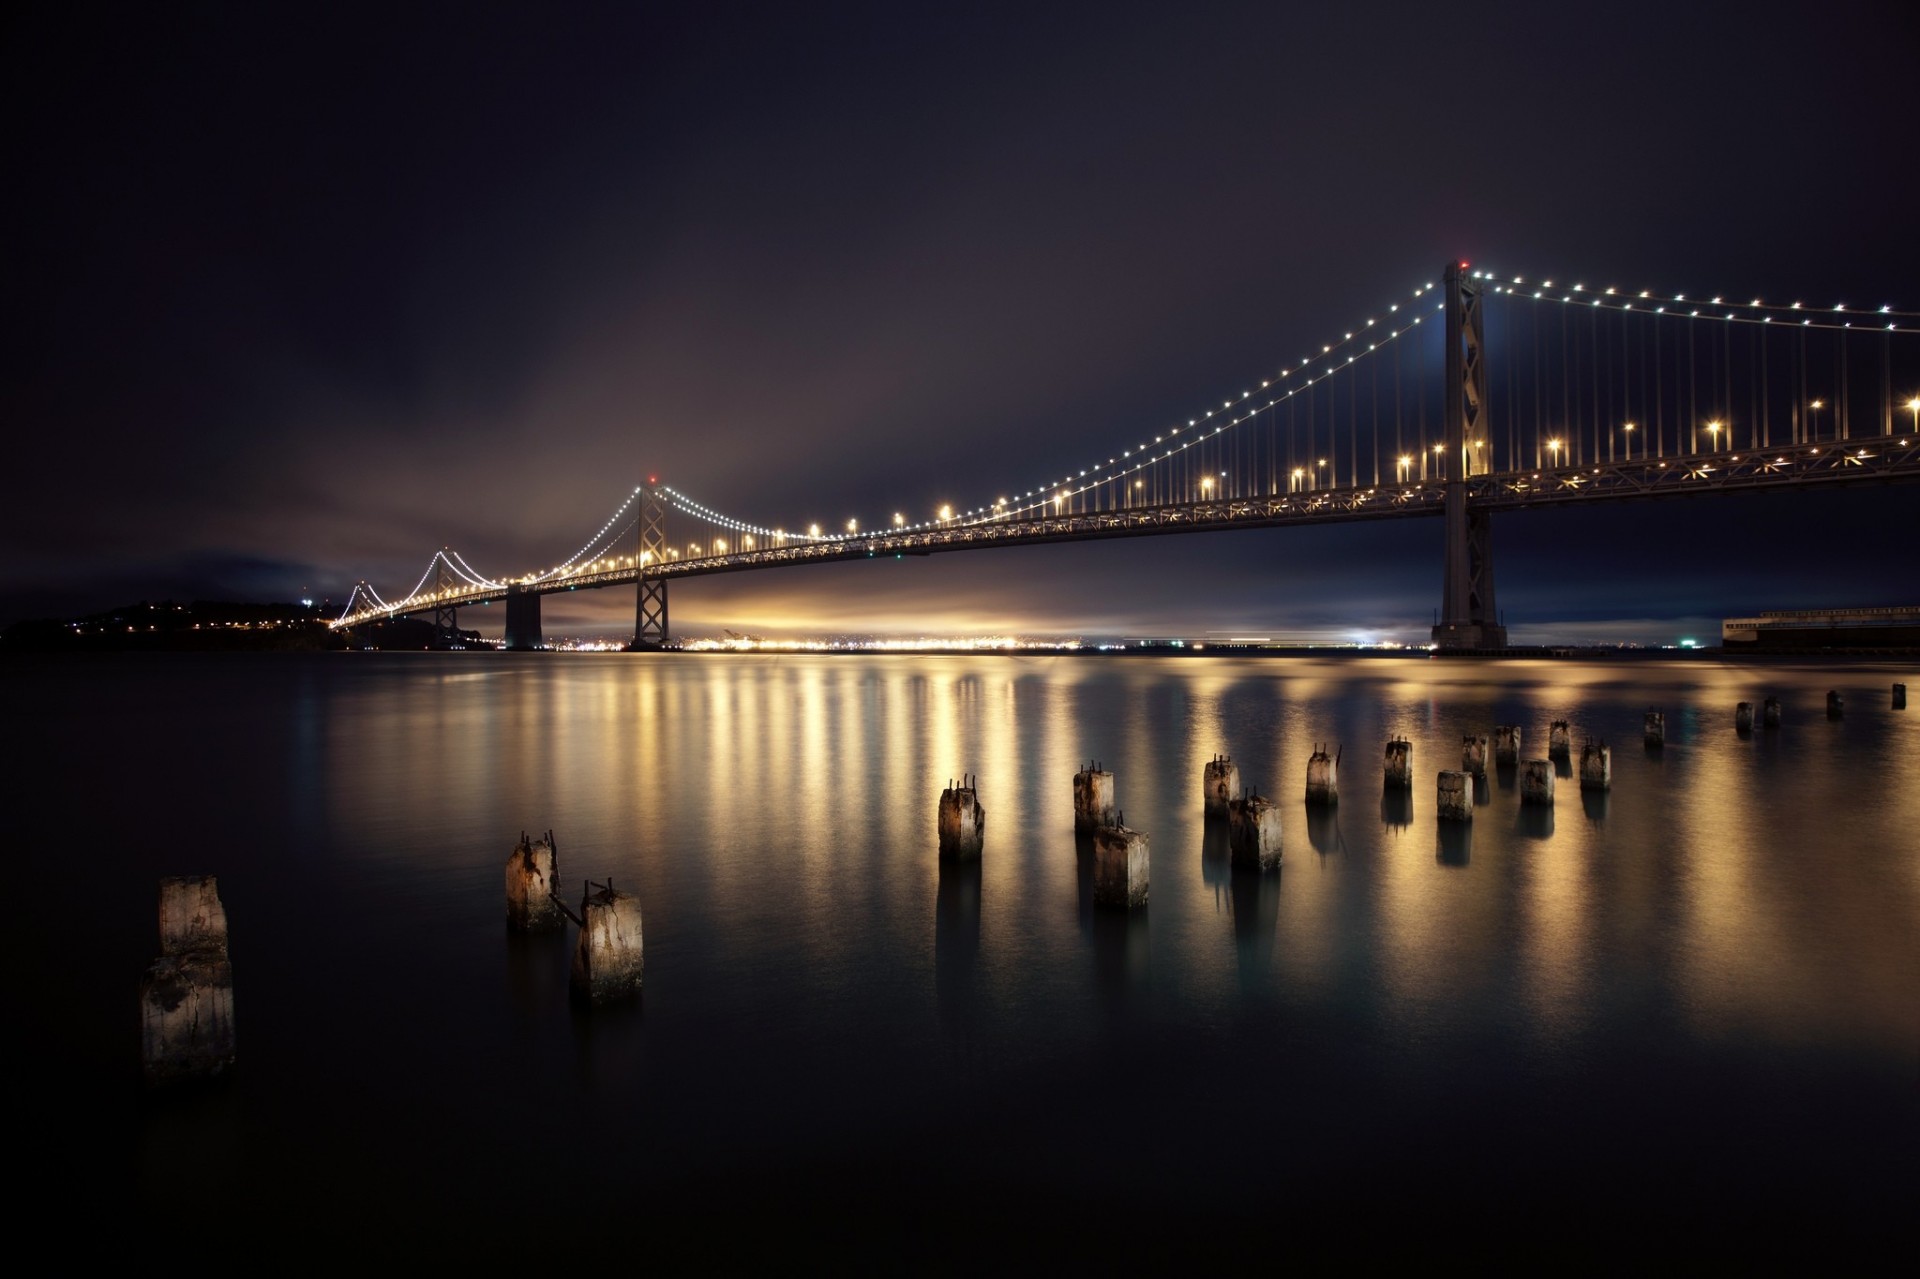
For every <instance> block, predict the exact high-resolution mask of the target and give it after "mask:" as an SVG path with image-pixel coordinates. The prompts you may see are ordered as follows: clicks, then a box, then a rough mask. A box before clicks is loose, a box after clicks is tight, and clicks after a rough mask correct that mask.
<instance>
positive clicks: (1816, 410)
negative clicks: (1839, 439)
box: [1807, 400, 1827, 440]
mask: <svg viewBox="0 0 1920 1279" xmlns="http://www.w3.org/2000/svg"><path fill="white" fill-rule="evenodd" d="M1826 407H1827V402H1826V401H1825V400H1810V401H1808V402H1807V414H1808V417H1809V419H1810V424H1811V427H1812V431H1811V433H1810V434H1809V435H1808V436H1807V438H1808V439H1810V440H1817V439H1819V438H1820V410H1821V409H1824V408H1826Z"/></svg>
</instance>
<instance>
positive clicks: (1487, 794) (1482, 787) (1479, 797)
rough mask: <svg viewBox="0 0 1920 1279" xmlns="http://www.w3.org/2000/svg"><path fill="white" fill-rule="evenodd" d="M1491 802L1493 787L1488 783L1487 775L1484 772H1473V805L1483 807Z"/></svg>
mask: <svg viewBox="0 0 1920 1279" xmlns="http://www.w3.org/2000/svg"><path fill="white" fill-rule="evenodd" d="M1492 802H1493V787H1492V786H1490V785H1488V783H1487V775H1486V774H1485V773H1475V774H1474V775H1473V805H1474V807H1475V808H1485V807H1486V806H1487V805H1488V804H1491V803H1492Z"/></svg>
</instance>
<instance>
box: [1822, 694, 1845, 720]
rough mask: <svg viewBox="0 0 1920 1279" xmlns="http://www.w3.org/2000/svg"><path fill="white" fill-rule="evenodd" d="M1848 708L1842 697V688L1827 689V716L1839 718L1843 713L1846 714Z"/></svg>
mask: <svg viewBox="0 0 1920 1279" xmlns="http://www.w3.org/2000/svg"><path fill="white" fill-rule="evenodd" d="M1846 710H1847V704H1846V702H1845V701H1844V700H1843V699H1842V698H1841V696H1840V690H1839V689H1835V688H1830V689H1828V690H1827V718H1828V719H1839V718H1840V717H1841V716H1842V715H1844V714H1846Z"/></svg>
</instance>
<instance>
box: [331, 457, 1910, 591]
mask: <svg viewBox="0 0 1920 1279" xmlns="http://www.w3.org/2000/svg"><path fill="white" fill-rule="evenodd" d="M1913 480H1920V438H1915V437H1913V436H1908V437H1906V438H1895V437H1888V436H1872V437H1868V438H1865V439H1852V440H1841V441H1834V442H1824V443H1819V444H1801V445H1793V446H1790V447H1787V448H1775V449H1768V450H1762V451H1759V452H1755V451H1753V450H1751V449H1743V450H1741V451H1740V452H1738V453H1734V452H1731V451H1729V452H1726V453H1711V454H1691V455H1688V456H1686V457H1683V458H1666V459H1659V458H1651V459H1649V458H1634V459H1631V460H1627V461H1618V462H1603V463H1589V464H1583V465H1580V466H1563V467H1559V468H1549V467H1543V468H1541V469H1539V470H1530V471H1507V472H1499V473H1488V474H1485V475H1477V476H1474V477H1473V478H1471V479H1469V480H1467V481H1466V482H1465V483H1466V490H1467V502H1468V505H1469V506H1470V507H1472V508H1475V509H1478V510H1483V511H1513V510H1526V509H1532V508H1536V507H1544V506H1566V505H1574V504H1578V503H1585V502H1598V501H1626V500H1633V499H1654V498H1678V497H1692V496H1698V495H1701V494H1705V493H1716V492H1717V493H1735V492H1758V491H1771V490H1801V489H1811V488H1821V487H1826V486H1831V485H1842V484H1869V483H1882V484H1885V483H1895V482H1902V481H1913ZM1446 489H1447V486H1446V484H1445V482H1443V481H1436V480H1429V481H1427V482H1425V483H1421V484H1400V485H1384V484H1383V485H1375V486H1370V487H1367V488H1333V489H1318V490H1311V491H1304V492H1297V493H1286V494H1276V495H1272V496H1264V497H1235V498H1225V497H1222V498H1212V499H1207V500H1202V501H1197V502H1183V503H1170V504H1166V505H1160V506H1142V507H1126V508H1121V509H1118V510H1097V511H1062V512H1060V513H1058V514H1053V515H1024V516H1021V515H1007V516H999V517H995V518H993V519H988V520H983V521H978V522H971V523H961V522H957V521H956V522H954V523H951V524H947V525H943V526H939V527H935V528H922V529H912V530H900V531H891V530H887V531H876V532H874V533H872V534H860V535H855V536H849V537H836V538H821V539H819V540H817V541H816V540H806V539H802V540H799V541H790V542H789V543H788V544H787V545H784V546H770V547H756V548H754V549H752V550H739V551H730V552H728V553H726V554H723V555H702V556H697V557H690V558H687V559H670V560H666V561H663V562H662V563H661V564H660V565H658V566H649V572H650V573H651V574H652V575H653V576H654V577H656V578H658V579H659V580H662V581H671V580H673V579H676V578H687V577H704V576H706V575H708V574H713V573H739V572H746V571H749V570H753V569H767V568H782V567H787V566H790V565H797V564H833V563H844V562H847V561H851V560H857V559H869V558H878V557H880V556H883V555H931V554H934V553H936V552H941V551H967V550H984V549H988V548H992V547H1000V546H1032V545H1036V544H1039V543H1043V542H1078V541H1089V540H1092V539H1095V538H1114V537H1152V536H1160V535H1165V534H1170V533H1208V532H1219V531H1223V530H1227V529H1244V528H1278V527H1282V526H1286V525H1294V524H1330V523H1346V522H1353V521H1359V520H1383V519H1405V518H1410V517H1415V516H1437V515H1440V514H1442V513H1443V512H1444V510H1445V508H1446ZM790 536H791V535H790ZM638 575H639V570H638V569H637V568H635V567H634V566H631V565H622V566H620V567H618V568H610V569H605V570H602V571H598V572H580V573H572V574H568V575H566V576H562V577H555V578H551V579H548V580H546V581H541V582H536V583H533V584H531V585H530V586H522V587H521V589H530V590H532V591H533V592H534V593H536V594H541V595H550V594H554V593H556V592H559V591H573V590H590V589H594V588H598V587H604V586H632V585H634V584H635V583H636V581H637V579H638ZM516 585H518V584H516ZM508 590H509V587H507V586H504V585H503V586H488V587H463V588H460V589H457V590H446V591H436V592H430V593H426V594H422V595H417V596H414V597H412V598H410V599H406V600H399V601H395V602H393V603H392V604H391V605H390V606H389V607H387V608H371V609H362V610H361V611H359V612H356V613H352V614H349V615H348V616H346V617H343V618H341V619H339V620H338V621H337V622H335V623H334V624H333V625H334V628H335V629H340V628H344V627H351V626H355V625H360V624H362V623H365V622H370V621H375V620H378V619H382V618H393V617H402V616H406V615H407V614H410V613H422V612H427V611H430V610H432V609H434V608H446V607H456V608H464V607H466V606H467V605H470V604H484V603H489V602H491V601H493V600H504V599H505V598H506V597H507V594H508Z"/></svg>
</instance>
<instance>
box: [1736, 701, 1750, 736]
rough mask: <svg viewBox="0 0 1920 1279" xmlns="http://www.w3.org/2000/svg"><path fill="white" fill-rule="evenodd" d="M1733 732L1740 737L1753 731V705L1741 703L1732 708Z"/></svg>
mask: <svg viewBox="0 0 1920 1279" xmlns="http://www.w3.org/2000/svg"><path fill="white" fill-rule="evenodd" d="M1733 731H1734V732H1736V733H1740V734H1742V735H1744V734H1747V733H1751V732H1752V731H1753V703H1752V702H1741V703H1740V704H1739V705H1738V706H1735V707H1734V708H1733Z"/></svg>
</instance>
